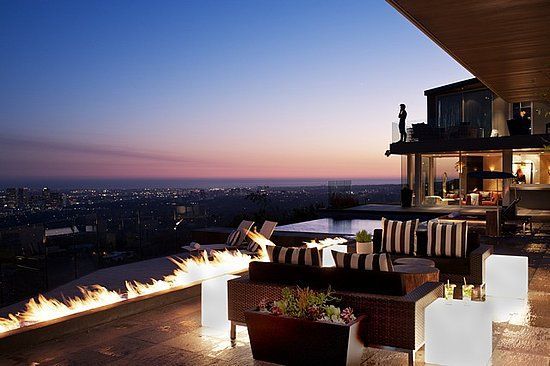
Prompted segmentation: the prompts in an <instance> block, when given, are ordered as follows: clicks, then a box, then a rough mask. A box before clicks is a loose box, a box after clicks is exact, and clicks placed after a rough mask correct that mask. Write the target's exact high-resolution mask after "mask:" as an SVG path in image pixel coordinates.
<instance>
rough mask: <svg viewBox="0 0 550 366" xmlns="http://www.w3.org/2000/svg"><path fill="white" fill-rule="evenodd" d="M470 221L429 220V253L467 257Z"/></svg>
mask: <svg viewBox="0 0 550 366" xmlns="http://www.w3.org/2000/svg"><path fill="white" fill-rule="evenodd" d="M467 237H468V223H467V222H466V221H461V222H456V223H448V224H444V223H439V222H435V221H429V222H428V253H427V254H428V255H429V256H436V257H438V256H439V257H455V258H465V257H466V250H467V246H468V241H467Z"/></svg>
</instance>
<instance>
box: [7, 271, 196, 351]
mask: <svg viewBox="0 0 550 366" xmlns="http://www.w3.org/2000/svg"><path fill="white" fill-rule="evenodd" d="M201 282H202V281H196V282H193V283H190V284H189V285H186V286H182V287H174V288H171V289H168V290H164V291H159V292H155V293H152V294H149V295H143V296H140V297H136V298H133V299H128V300H123V301H120V302H117V303H114V304H110V305H105V306H102V307H98V308H95V309H91V310H87V311H83V312H80V313H76V314H72V315H69V316H65V317H62V318H57V319H53V320H49V321H45V322H40V323H36V324H32V325H29V326H25V327H22V328H18V329H14V330H11V331H8V332H4V333H0V353H2V352H4V353H5V352H6V351H9V352H13V351H14V350H17V349H19V348H22V347H28V346H32V345H35V344H38V343H41V342H45V341H48V340H52V339H55V338H58V337H61V336H63V335H66V334H69V333H74V332H79V331H83V330H86V329H89V328H91V327H94V326H97V325H100V324H105V323H108V322H111V321H113V320H116V319H120V318H123V317H127V316H130V315H135V314H138V313H141V312H145V311H148V310H152V309H156V308H159V307H161V306H165V305H169V304H172V303H176V302H180V301H185V300H188V299H191V298H194V297H198V296H200V292H201Z"/></svg>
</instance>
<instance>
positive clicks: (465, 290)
mask: <svg viewBox="0 0 550 366" xmlns="http://www.w3.org/2000/svg"><path fill="white" fill-rule="evenodd" d="M473 289H474V285H462V300H464V301H471V300H472V291H473Z"/></svg>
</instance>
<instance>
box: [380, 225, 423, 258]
mask: <svg viewBox="0 0 550 366" xmlns="http://www.w3.org/2000/svg"><path fill="white" fill-rule="evenodd" d="M418 222H419V220H418V219H416V220H409V221H394V220H388V219H386V218H385V217H382V246H381V248H380V252H388V253H402V254H412V255H416V228H417V227H418Z"/></svg>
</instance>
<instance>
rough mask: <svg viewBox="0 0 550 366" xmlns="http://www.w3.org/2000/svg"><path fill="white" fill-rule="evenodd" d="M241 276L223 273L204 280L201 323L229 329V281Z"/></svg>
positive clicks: (210, 326) (214, 327)
mask: <svg viewBox="0 0 550 366" xmlns="http://www.w3.org/2000/svg"><path fill="white" fill-rule="evenodd" d="M238 277H240V276H235V275H223V276H218V277H214V278H211V279H209V280H205V281H202V284H201V325H202V326H203V327H208V328H212V329H219V330H228V329H229V327H230V321H229V319H228V318H229V316H228V313H227V281H229V280H232V279H234V278H238Z"/></svg>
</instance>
